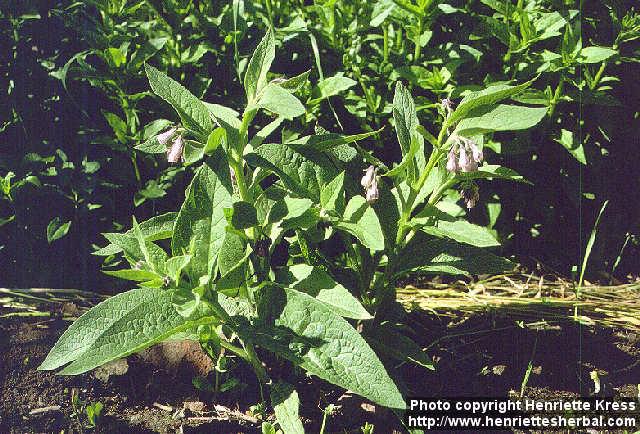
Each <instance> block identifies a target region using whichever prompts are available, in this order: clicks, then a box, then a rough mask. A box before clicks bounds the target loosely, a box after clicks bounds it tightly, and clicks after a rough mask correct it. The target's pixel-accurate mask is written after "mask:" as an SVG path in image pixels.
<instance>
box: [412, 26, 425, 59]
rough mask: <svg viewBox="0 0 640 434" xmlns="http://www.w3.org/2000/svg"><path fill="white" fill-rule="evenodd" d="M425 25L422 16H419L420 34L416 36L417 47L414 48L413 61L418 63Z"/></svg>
mask: <svg viewBox="0 0 640 434" xmlns="http://www.w3.org/2000/svg"><path fill="white" fill-rule="evenodd" d="M423 25H424V23H423V21H422V17H420V18H418V36H417V37H416V40H415V41H414V42H415V47H414V50H413V63H418V59H419V58H420V50H421V47H420V37H421V36H422V26H423Z"/></svg>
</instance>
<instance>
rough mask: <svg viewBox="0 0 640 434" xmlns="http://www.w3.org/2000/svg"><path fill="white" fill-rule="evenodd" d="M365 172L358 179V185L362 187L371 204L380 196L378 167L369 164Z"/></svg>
mask: <svg viewBox="0 0 640 434" xmlns="http://www.w3.org/2000/svg"><path fill="white" fill-rule="evenodd" d="M364 172H365V174H364V176H363V177H362V179H361V180H360V185H362V187H364V192H365V198H366V199H367V202H368V203H370V204H372V203H374V202H375V201H376V200H378V198H379V197H380V192H379V190H378V168H377V167H375V166H373V165H371V166H369V167H367V168H366V169H365V171H364Z"/></svg>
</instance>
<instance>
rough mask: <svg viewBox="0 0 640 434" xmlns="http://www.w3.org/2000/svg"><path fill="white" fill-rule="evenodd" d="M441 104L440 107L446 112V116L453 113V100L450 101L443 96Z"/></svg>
mask: <svg viewBox="0 0 640 434" xmlns="http://www.w3.org/2000/svg"><path fill="white" fill-rule="evenodd" d="M441 104H442V108H443V109H444V110H445V112H446V113H447V117H449V116H450V115H451V113H453V101H451V100H450V99H449V98H445V99H443V100H442V101H441Z"/></svg>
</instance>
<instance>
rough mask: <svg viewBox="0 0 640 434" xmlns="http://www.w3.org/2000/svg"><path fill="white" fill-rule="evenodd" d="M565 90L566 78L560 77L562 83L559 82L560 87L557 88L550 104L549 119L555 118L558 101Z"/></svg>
mask: <svg viewBox="0 0 640 434" xmlns="http://www.w3.org/2000/svg"><path fill="white" fill-rule="evenodd" d="M563 88H564V77H562V76H560V81H559V82H558V86H557V87H556V91H555V92H554V93H553V98H552V99H551V103H550V104H549V106H550V107H549V118H551V117H552V116H553V112H554V111H555V110H556V106H557V105H558V101H559V100H560V97H561V96H562V90H563Z"/></svg>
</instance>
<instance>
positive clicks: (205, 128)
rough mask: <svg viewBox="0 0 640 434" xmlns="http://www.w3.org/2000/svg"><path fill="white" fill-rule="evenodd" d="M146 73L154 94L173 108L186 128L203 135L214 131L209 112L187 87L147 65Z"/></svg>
mask: <svg viewBox="0 0 640 434" xmlns="http://www.w3.org/2000/svg"><path fill="white" fill-rule="evenodd" d="M145 71H146V72H147V77H149V84H150V85H151V89H152V90H153V92H154V93H155V94H156V95H158V96H159V97H160V98H162V99H164V100H165V101H166V102H168V103H169V104H171V105H172V106H173V108H174V109H175V110H176V111H177V112H178V114H179V115H180V118H181V119H182V123H183V124H184V126H185V127H187V128H190V129H193V130H195V131H196V132H199V133H201V134H208V133H209V132H211V130H213V127H214V124H213V120H212V119H211V116H210V115H209V110H208V109H207V107H206V106H205V105H204V103H203V102H202V101H200V100H199V99H198V98H197V97H196V96H195V95H193V94H192V93H191V92H189V90H188V89H187V88H186V87H184V86H183V85H181V84H180V83H178V82H177V81H175V80H173V79H172V78H170V77H168V76H167V75H166V74H165V73H164V72H161V71H159V70H158V69H156V68H154V67H153V66H151V65H149V64H145Z"/></svg>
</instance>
